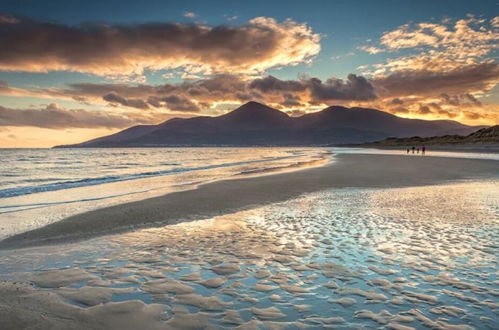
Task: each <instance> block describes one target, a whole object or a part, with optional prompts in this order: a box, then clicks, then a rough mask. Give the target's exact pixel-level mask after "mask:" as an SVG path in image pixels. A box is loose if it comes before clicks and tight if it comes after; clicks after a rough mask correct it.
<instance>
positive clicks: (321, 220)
mask: <svg viewBox="0 0 499 330" xmlns="http://www.w3.org/2000/svg"><path fill="white" fill-rule="evenodd" d="M497 187H498V182H489V183H486V182H469V183H459V184H449V185H440V186H426V187H416V188H400V189H370V190H366V189H336V190H329V191H324V192H320V193H314V194H310V195H305V196H303V197H301V198H298V199H294V200H290V201H287V202H283V203H279V204H274V205H270V206H265V207H261V208H257V209H253V210H250V211H241V212H238V213H234V214H229V215H221V216H219V217H215V218H212V219H210V220H203V221H197V222H190V223H183V224H179V225H173V226H166V227H163V228H154V229H146V230H140V231H137V232H134V233H128V234H122V235H115V236H108V237H103V238H99V239H94V240H92V241H89V242H87V243H79V244H74V245H67V246H65V249H64V250H65V252H64V253H63V254H60V252H58V253H59V254H58V255H57V258H54V257H53V256H51V255H50V254H51V253H52V252H53V251H55V250H54V248H51V247H45V248H37V249H26V250H19V251H16V252H14V253H12V252H10V253H3V252H2V253H3V254H2V255H0V269H1V270H2V271H1V272H2V273H1V274H0V275H1V278H3V279H5V281H3V282H1V283H2V284H1V286H0V293H1V294H0V320H4V321H3V322H10V323H6V324H7V325H9V324H10V325H14V326H15V325H19V324H30V323H32V322H41V323H39V324H42V325H47V326H53V327H55V328H66V327H67V326H68V325H69V324H70V325H71V326H72V328H118V327H120V328H123V329H136V328H140V327H142V328H147V329H149V328H151V329H154V328H165V327H166V328H168V327H172V328H184V329H196V328H200V327H205V326H211V327H214V328H219V327H240V328H241V329H253V328H261V327H265V328H270V329H282V328H307V327H327V328H348V329H350V328H373V327H386V328H392V329H411V328H424V327H428V328H437V329H471V328H481V329H482V328H490V329H492V328H494V325H495V324H496V322H497V321H498V316H497V315H498V314H497V313H498V309H499V303H498V296H499V289H498V283H497V279H496V268H497V261H498V259H497V251H498V249H497V242H498V241H499V205H498V204H497V201H498V200H499V188H497ZM57 251H60V247H59V248H58V249H57ZM33 264H34V265H35V269H36V271H35V272H28V270H30V269H33ZM14 280H15V281H17V282H13V281H14ZM8 299H10V300H8ZM6 301H9V307H6V306H7V305H6V304H5V302H6ZM27 306H30V308H29V309H28V311H26V312H19V313H15V312H14V313H12V311H13V310H14V311H15V310H16V309H17V310H19V311H20V310H23V309H26V307H27ZM9 311H10V312H9ZM39 315H44V317H43V319H42V320H38V319H37V316H39ZM21 316H22V318H23V319H22V320H20V319H19V318H20V317H21ZM14 317H16V319H13V318H14ZM0 322H1V321H0ZM16 322H17V323H16Z"/></svg>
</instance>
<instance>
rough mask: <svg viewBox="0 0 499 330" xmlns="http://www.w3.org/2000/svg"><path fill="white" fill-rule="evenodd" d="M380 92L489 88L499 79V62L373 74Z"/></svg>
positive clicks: (460, 91) (466, 91)
mask: <svg viewBox="0 0 499 330" xmlns="http://www.w3.org/2000/svg"><path fill="white" fill-rule="evenodd" d="M372 82H373V84H374V85H375V86H376V88H377V90H378V91H379V93H381V94H386V95H390V96H403V95H427V96H428V95H439V94H441V93H447V94H456V93H457V94H468V95H471V94H469V93H472V92H481V91H488V90H490V89H492V88H493V87H494V86H495V85H496V84H497V83H498V82H499V65H497V64H496V63H492V62H485V63H479V64H470V65H462V66H459V67H457V68H455V69H452V70H442V71H433V70H404V71H398V72H394V73H392V74H390V75H386V76H385V75H380V76H375V77H374V78H372Z"/></svg>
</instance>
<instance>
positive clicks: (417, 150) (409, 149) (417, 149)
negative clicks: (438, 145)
mask: <svg viewBox="0 0 499 330" xmlns="http://www.w3.org/2000/svg"><path fill="white" fill-rule="evenodd" d="M411 150H412V153H418V154H419V151H420V150H421V154H422V155H424V154H425V152H426V147H425V146H421V147H414V146H412V148H407V154H409V153H410V152H411Z"/></svg>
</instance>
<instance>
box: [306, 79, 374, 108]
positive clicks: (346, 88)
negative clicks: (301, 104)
mask: <svg viewBox="0 0 499 330" xmlns="http://www.w3.org/2000/svg"><path fill="white" fill-rule="evenodd" d="M310 84H311V86H310V89H311V92H312V96H313V99H314V100H315V101H326V100H362V101H366V100H373V99H375V98H376V94H375V93H374V87H373V85H372V84H371V83H370V82H369V81H367V79H366V78H364V77H362V76H357V75H355V74H349V75H348V77H347V80H346V81H343V80H341V79H337V78H330V79H328V80H326V81H325V82H324V83H322V81H321V80H319V79H317V78H311V79H310Z"/></svg>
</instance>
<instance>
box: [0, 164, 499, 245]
mask: <svg viewBox="0 0 499 330" xmlns="http://www.w3.org/2000/svg"><path fill="white" fill-rule="evenodd" d="M498 175H499V173H498V166H497V161H494V160H484V159H458V158H444V157H405V156H403V155H402V156H400V155H364V154H340V155H337V156H335V158H334V160H333V162H332V163H331V164H328V165H326V166H322V167H318V168H313V169H306V170H301V171H294V172H287V173H281V174H275V175H265V176H257V177H250V178H244V179H232V180H222V181H217V182H214V183H208V184H204V185H200V186H198V187H196V188H194V189H190V190H185V191H181V192H174V193H170V194H167V195H164V196H160V197H155V198H150V199H146V200H141V201H136V202H131V203H125V204H119V205H116V206H111V207H107V208H102V209H98V210H94V211H90V212H86V213H82V214H78V215H75V216H72V217H69V218H67V219H64V220H62V221H59V222H55V223H53V224H50V225H47V226H45V227H42V228H39V229H35V230H33V231H28V232H26V233H22V234H19V235H15V236H13V237H10V238H8V239H6V240H4V241H2V242H0V247H1V248H9V247H11V248H15V247H23V246H29V245H36V244H48V243H57V242H64V241H71V240H75V239H86V238H87V239H88V238H91V237H93V236H98V235H104V234H106V233H116V232H123V231H127V230H133V229H134V228H141V227H150V226H161V225H166V224H175V223H179V222H182V221H188V220H199V219H203V218H209V217H212V216H216V215H220V214H224V213H230V212H234V211H238V210H242V209H248V208H251V207H255V206H258V205H262V204H268V203H274V202H280V201H284V200H287V199H290V198H294V197H298V196H300V195H301V194H305V193H309V192H314V191H319V190H323V189H327V188H343V187H364V188H374V187H391V188H397V187H404V186H423V185H428V184H436V183H444V182H449V181H459V180H471V179H489V178H491V177H497V176H498Z"/></svg>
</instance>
